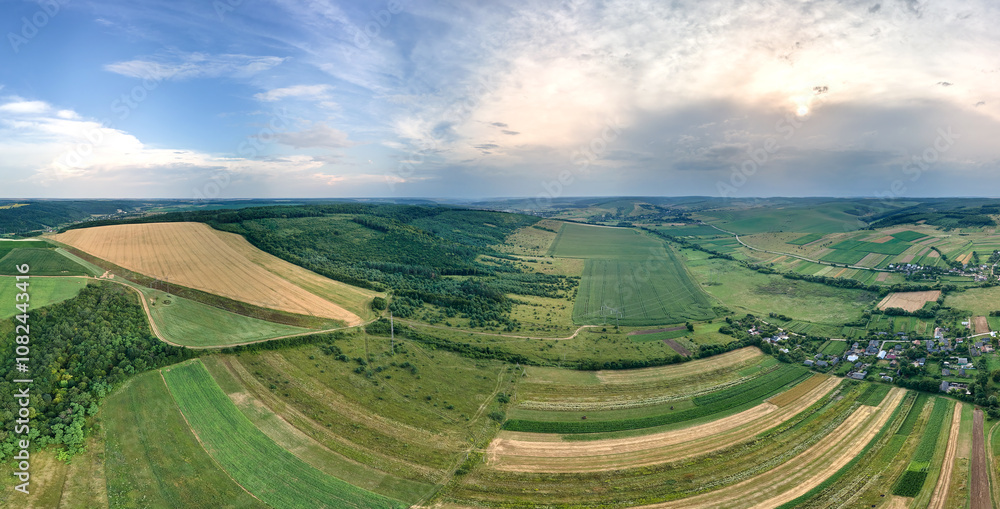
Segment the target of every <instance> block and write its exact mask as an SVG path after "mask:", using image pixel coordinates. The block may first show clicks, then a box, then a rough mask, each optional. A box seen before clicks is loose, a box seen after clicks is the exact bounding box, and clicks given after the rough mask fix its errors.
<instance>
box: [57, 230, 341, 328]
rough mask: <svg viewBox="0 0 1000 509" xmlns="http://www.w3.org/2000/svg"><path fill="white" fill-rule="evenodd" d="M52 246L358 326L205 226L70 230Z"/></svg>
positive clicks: (261, 303)
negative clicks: (63, 246) (64, 245)
mask: <svg viewBox="0 0 1000 509" xmlns="http://www.w3.org/2000/svg"><path fill="white" fill-rule="evenodd" d="M55 240H57V241H59V242H62V243H64V244H68V245H70V246H73V247H75V248H77V249H80V250H81V251H85V252H87V253H89V254H91V255H94V256H97V257H99V258H103V259H105V260H107V261H109V262H111V263H114V264H116V265H119V266H121V267H124V268H126V269H129V270H132V271H135V272H139V273H142V274H145V275H147V276H152V277H155V278H158V279H163V280H165V281H168V282H170V283H174V284H179V285H183V286H187V287H189V288H194V289H197V290H202V291H205V292H209V293H214V294H216V295H221V296H223V297H228V298H230V299H235V300H239V301H242V302H247V303H250V304H254V305H257V306H261V307H266V308H271V309H277V310H280V311H287V312H290V313H298V314H303V315H312V316H319V317H323V318H332V319H335V320H343V321H344V322H346V323H348V324H350V325H356V324H359V323H361V318H359V317H358V315H356V314H354V313H351V312H350V311H347V310H346V309H344V308H343V307H341V306H339V305H337V304H334V303H333V302H330V301H329V300H326V299H324V298H322V297H320V296H318V295H316V294H314V293H311V292H309V291H307V290H306V289H304V288H302V287H300V286H296V285H295V284H293V283H291V282H290V281H288V280H287V279H284V278H282V277H279V276H278V275H276V274H275V273H273V272H270V271H268V270H267V269H265V268H264V267H263V266H261V265H259V264H257V263H254V262H253V261H251V260H250V259H249V258H247V256H246V255H245V254H244V253H241V251H246V249H240V250H237V249H235V248H234V247H233V246H232V245H231V244H232V242H228V243H227V242H226V241H223V240H222V238H220V236H219V235H217V232H216V231H215V230H213V229H212V228H211V227H209V226H208V225H206V224H202V223H153V224H134V225H114V226H99V227H96V228H82V229H78V230H70V231H68V232H66V233H62V234H59V235H56V236H55ZM251 247H252V246H251ZM271 264H272V265H280V264H278V263H277V262H271ZM289 265H290V264H289ZM288 271H289V272H294V270H293V269H289V270H288Z"/></svg>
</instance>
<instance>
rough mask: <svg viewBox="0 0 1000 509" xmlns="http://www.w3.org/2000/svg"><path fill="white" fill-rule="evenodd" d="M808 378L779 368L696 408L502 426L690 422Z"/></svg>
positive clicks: (596, 427) (557, 428) (556, 428)
mask: <svg viewBox="0 0 1000 509" xmlns="http://www.w3.org/2000/svg"><path fill="white" fill-rule="evenodd" d="M807 376H809V372H808V371H806V370H805V369H802V368H799V367H793V366H781V367H779V368H778V369H775V370H773V371H771V372H769V373H767V374H764V375H761V376H759V377H756V378H754V379H752V380H750V381H748V382H746V383H743V384H739V385H736V386H733V387H730V388H727V389H723V390H721V391H718V392H714V393H711V394H707V395H705V396H698V397H696V398H694V400H693V401H694V403H695V404H696V405H698V406H696V407H695V408H690V409H687V410H681V411H678V412H674V413H668V414H662V415H655V416H649V417H642V418H633V419H620V420H615V421H600V422H597V421H590V422H587V421H572V422H545V421H532V420H522V419H512V420H509V421H507V422H506V423H505V424H504V429H506V430H509V431H524V432H532V433H563V434H571V433H602V432H609V431H625V430H633V429H643V428H651V427H654V426H663V425H665V424H673V423H678V422H684V421H689V420H692V419H697V418H700V417H706V416H709V415H712V414H716V413H719V412H723V411H726V410H730V409H734V408H738V407H742V406H746V405H752V404H756V403H759V402H761V401H763V400H764V399H766V398H768V397H770V396H772V395H773V394H775V393H777V392H778V391H780V390H781V389H782V388H785V387H787V386H789V385H791V384H795V383H797V382H799V381H801V380H803V379H804V378H806V377H807Z"/></svg>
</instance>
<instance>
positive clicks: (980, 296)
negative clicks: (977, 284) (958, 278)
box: [944, 286, 1000, 328]
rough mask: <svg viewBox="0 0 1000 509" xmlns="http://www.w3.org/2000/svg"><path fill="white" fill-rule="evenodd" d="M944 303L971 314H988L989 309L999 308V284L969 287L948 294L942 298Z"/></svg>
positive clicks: (995, 309)
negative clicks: (985, 286) (987, 286)
mask: <svg viewBox="0 0 1000 509" xmlns="http://www.w3.org/2000/svg"><path fill="white" fill-rule="evenodd" d="M944 305H945V306H951V307H953V308H956V309H962V310H965V311H968V312H970V313H972V314H973V315H980V316H989V314H990V311H997V310H1000V286H994V287H990V288H970V289H968V290H965V291H964V292H957V293H952V294H949V295H948V296H947V297H945V299H944ZM991 328H992V327H991Z"/></svg>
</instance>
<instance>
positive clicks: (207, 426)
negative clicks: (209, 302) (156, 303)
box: [164, 361, 405, 509]
mask: <svg viewBox="0 0 1000 509" xmlns="http://www.w3.org/2000/svg"><path fill="white" fill-rule="evenodd" d="M164 378H165V379H166V381H167V386H168V387H169V388H170V392H171V394H172V395H173V397H174V399H175V400H176V401H177V405H178V406H179V407H180V409H181V412H183V414H184V416H185V418H186V419H187V421H188V423H189V424H190V426H191V429H192V430H193V431H194V432H195V434H196V435H197V436H198V438H199V440H200V441H201V442H202V444H204V446H205V449H206V450H207V451H208V452H209V454H210V455H211V456H212V457H213V458H214V459H215V460H216V461H217V462H218V463H219V465H221V466H222V468H223V469H225V470H226V472H227V473H228V474H229V475H230V476H232V477H233V479H235V480H236V481H237V482H238V483H239V484H240V485H241V486H243V487H244V488H246V489H247V490H248V491H250V492H251V493H253V494H254V496H256V497H257V498H259V499H260V500H262V501H264V502H265V503H267V504H269V505H271V506H273V507H282V508H289V509H294V508H316V507H337V508H349V507H356V508H402V507H405V504H403V503H402V502H399V501H396V500H392V499H389V498H387V497H383V496H381V495H376V494H374V493H371V492H369V491H366V490H363V489H361V488H357V487H355V486H352V485H350V484H348V483H346V482H344V481H341V480H340V479H337V478H335V477H331V476H329V475H326V474H324V473H323V472H320V471H319V470H317V469H315V468H313V467H312V466H310V465H308V464H307V463H305V462H303V461H302V460H301V459H299V458H298V457H296V456H294V455H292V453H290V452H288V451H287V450H285V449H283V448H282V447H280V446H278V444H276V443H274V441H272V440H271V439H270V438H268V437H267V435H265V434H264V433H263V432H261V431H260V430H259V429H257V428H256V427H255V426H254V425H253V423H251V422H250V420H249V419H247V417H246V416H244V415H243V414H242V413H240V411H239V409H237V408H236V405H234V404H233V402H232V400H230V399H229V397H227V396H226V394H225V393H224V392H222V389H221V388H220V387H219V385H218V384H217V383H216V382H215V380H214V379H213V378H212V375H210V374H209V373H208V371H207V370H206V369H205V366H204V365H203V364H202V363H201V362H200V361H199V362H192V363H189V364H186V365H183V366H180V367H174V368H170V369H165V370H164ZM262 465H266V466H267V468H261V466H262Z"/></svg>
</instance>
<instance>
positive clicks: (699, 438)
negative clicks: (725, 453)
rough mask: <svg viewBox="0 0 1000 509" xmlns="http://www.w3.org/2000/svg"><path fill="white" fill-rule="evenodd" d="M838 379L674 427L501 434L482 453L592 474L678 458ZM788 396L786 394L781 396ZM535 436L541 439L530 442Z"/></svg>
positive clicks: (510, 466) (497, 465)
mask: <svg viewBox="0 0 1000 509" xmlns="http://www.w3.org/2000/svg"><path fill="white" fill-rule="evenodd" d="M840 382H841V381H840V379H838V378H833V377H828V376H825V375H815V376H813V377H812V378H811V379H809V380H807V381H805V382H803V383H801V384H799V385H797V386H795V387H794V388H793V389H791V390H789V391H787V392H789V393H790V392H793V391H794V393H795V397H794V399H790V400H788V401H787V402H784V403H783V405H782V406H776V405H775V404H772V403H764V404H761V405H757V406H755V407H753V408H751V409H749V410H745V411H743V412H740V413H738V414H735V415H731V416H729V417H725V418H722V419H719V420H716V421H712V422H708V423H705V424H700V425H696V426H692V427H690V428H684V429H680V430H676V431H668V432H665V433H657V434H653V435H646V436H642V437H634V438H624V439H611V440H597V441H593V442H552V441H546V440H544V437H545V435H544V434H538V435H536V434H528V433H518V434H514V435H512V434H509V433H506V432H505V433H503V434H501V436H500V438H497V439H496V440H494V441H493V443H491V444H490V447H489V449H488V451H487V457H488V458H489V464H490V466H491V468H494V469H497V470H508V471H520V472H596V471H602V470H616V469H621V468H637V467H642V466H647V465H655V464H660V463H666V462H671V461H678V460H682V459H686V458H691V457H694V456H698V455H702V454H707V453H710V452H713V451H717V450H720V449H724V448H727V447H730V446H733V445H735V444H738V443H741V442H745V441H747V440H749V439H750V438H752V437H753V436H756V435H758V434H760V433H762V432H765V431H768V430H770V429H773V428H775V427H776V426H778V425H780V424H781V423H783V422H786V421H787V420H788V419H790V418H792V417H793V416H795V415H796V414H798V413H799V412H802V411H803V410H805V409H806V408H809V407H810V406H811V405H813V404H814V403H816V402H817V401H819V400H820V399H821V398H822V397H823V396H825V395H826V394H828V393H829V392H830V391H832V390H833V389H834V388H835V387H837V386H838V385H839V384H840ZM786 399H787V398H786ZM536 436H540V437H542V440H540V441H535V440H533V438H535V437H536Z"/></svg>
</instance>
